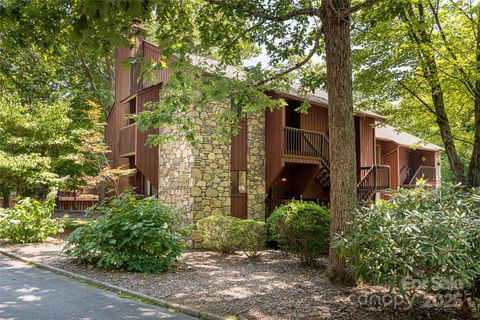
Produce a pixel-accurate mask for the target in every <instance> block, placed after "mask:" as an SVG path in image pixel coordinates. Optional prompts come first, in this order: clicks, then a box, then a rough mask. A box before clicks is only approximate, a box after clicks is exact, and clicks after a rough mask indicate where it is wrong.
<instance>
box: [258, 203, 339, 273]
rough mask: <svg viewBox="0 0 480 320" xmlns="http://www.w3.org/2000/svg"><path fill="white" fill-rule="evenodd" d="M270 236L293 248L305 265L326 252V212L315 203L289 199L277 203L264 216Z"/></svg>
mask: <svg viewBox="0 0 480 320" xmlns="http://www.w3.org/2000/svg"><path fill="white" fill-rule="evenodd" d="M267 224H268V230H269V233H270V236H271V239H272V240H274V241H276V242H277V243H278V245H279V246H280V248H282V249H284V250H287V251H290V252H293V253H295V254H296V255H298V257H299V258H300V260H301V262H302V263H303V264H306V265H316V263H317V259H318V258H319V257H321V256H323V255H325V254H327V253H328V245H329V232H330V213H329V211H328V209H326V208H324V207H321V206H319V205H316V204H313V203H310V202H303V201H292V202H290V203H288V204H285V205H283V206H280V207H278V208H277V209H275V211H274V212H273V213H272V215H271V216H270V217H269V218H268V220H267Z"/></svg>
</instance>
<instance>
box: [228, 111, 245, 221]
mask: <svg viewBox="0 0 480 320" xmlns="http://www.w3.org/2000/svg"><path fill="white" fill-rule="evenodd" d="M247 141H248V122H247V120H246V119H241V120H240V131H239V132H238V134H237V135H236V136H235V137H233V139H232V142H231V145H230V170H231V173H230V178H231V176H232V175H237V174H238V171H245V172H246V171H247V169H248V164H247V160H248V159H247V158H248V155H247V151H248V150H247V146H248V143H247ZM247 179H248V172H247ZM232 189H233V188H232ZM230 192H232V193H231V197H230V214H231V215H232V216H234V217H237V218H241V219H246V218H247V217H248V192H249V190H248V189H247V190H246V193H233V190H231V191H230Z"/></svg>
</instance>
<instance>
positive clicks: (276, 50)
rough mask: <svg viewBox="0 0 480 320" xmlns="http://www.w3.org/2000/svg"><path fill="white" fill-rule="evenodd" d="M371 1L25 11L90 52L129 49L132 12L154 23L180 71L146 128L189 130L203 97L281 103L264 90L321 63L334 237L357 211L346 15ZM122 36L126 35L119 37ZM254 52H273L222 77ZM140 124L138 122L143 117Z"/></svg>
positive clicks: (168, 0) (36, 5) (211, 0)
mask: <svg viewBox="0 0 480 320" xmlns="http://www.w3.org/2000/svg"><path fill="white" fill-rule="evenodd" d="M374 2H376V1H375V0H365V1H364V2H360V1H359V2H358V3H357V2H356V4H355V5H352V4H351V2H350V0H323V1H321V2H320V1H316V0H307V1H295V0H276V1H267V2H263V1H254V0H248V1H239V0H205V1H194V0H191V1H182V2H181V3H179V2H178V1H174V0H158V1H138V2H136V1H135V2H119V3H110V2H108V3H103V2H102V3H101V4H99V3H97V2H95V3H92V4H89V3H88V2H86V3H85V2H81V3H79V2H69V1H64V2H63V6H62V7H60V8H59V9H55V6H53V5H52V3H50V2H46V3H45V2H44V1H42V2H40V1H34V2H33V3H32V5H31V6H30V7H31V10H28V12H29V13H32V12H33V14H27V16H28V17H29V19H31V20H33V21H35V19H36V18H37V19H38V17H45V16H46V15H48V14H51V15H57V16H59V17H61V18H62V19H63V20H61V21H62V22H61V23H60V24H59V25H60V26H61V25H62V24H63V23H66V24H68V23H71V24H72V25H73V28H72V29H73V30H72V31H73V34H74V35H75V36H78V37H79V40H78V42H80V43H82V46H83V47H87V48H88V47H90V48H91V47H92V46H95V45H96V43H100V44H104V43H106V44H112V43H113V44H114V45H121V44H123V45H126V44H127V41H125V39H128V34H127V33H126V31H127V30H128V27H129V26H130V23H131V21H132V20H133V19H134V18H140V19H143V21H145V24H147V25H148V24H149V22H151V21H153V22H154V23H152V25H153V26H155V25H156V26H157V28H155V30H153V34H154V37H155V38H156V42H157V43H158V44H159V45H160V48H161V54H162V57H163V58H164V61H169V62H170V61H171V64H170V66H168V67H169V68H171V69H172V74H178V75H175V77H172V79H171V81H170V82H169V83H168V84H167V85H166V86H165V87H164V90H162V92H163V97H162V99H161V102H160V103H157V104H154V105H152V107H151V108H152V110H151V112H150V113H146V114H145V116H144V117H143V125H144V127H145V126H148V125H154V126H157V127H158V126H164V125H173V126H180V127H181V128H183V129H184V130H186V131H187V133H186V134H187V136H191V130H190V129H191V127H192V122H191V121H189V120H188V117H185V116H184V115H185V113H188V112H189V110H191V108H192V105H193V106H194V107H195V106H199V107H201V103H202V102H205V101H207V100H212V99H213V100H218V101H229V100H233V101H234V102H235V103H236V104H238V105H240V106H241V107H242V112H244V113H246V112H252V111H259V110H263V109H264V108H266V107H267V108H275V107H280V106H281V105H282V103H281V102H271V100H270V99H269V98H268V97H267V96H265V95H264V94H263V92H265V91H267V90H271V89H275V90H288V88H289V86H290V83H291V82H292V81H293V80H296V81H298V82H299V83H301V84H302V86H301V91H302V92H304V93H307V92H309V91H312V90H314V89H316V88H318V87H319V86H321V85H322V84H323V82H324V81H323V80H324V76H323V72H321V69H322V68H320V67H319V66H318V64H317V63H315V62H314V60H313V59H312V58H314V57H316V58H317V59H324V60H325V61H326V65H327V73H328V77H327V81H326V87H327V88H328V93H329V96H330V108H329V120H330V121H329V123H330V128H329V132H330V136H331V143H332V145H335V148H331V149H332V150H333V151H332V154H331V159H332V163H333V165H332V168H331V180H332V184H331V185H332V187H331V188H332V201H331V212H332V224H331V225H332V229H331V234H332V236H333V235H336V234H338V233H342V234H346V233H348V232H349V222H350V221H351V220H352V217H353V212H354V211H355V207H356V189H355V182H356V175H355V170H356V166H355V153H354V152H355V151H354V150H355V147H354V141H355V139H354V126H353V102H352V101H353V99H352V79H351V72H352V71H351V69H352V66H351V58H350V55H351V51H350V33H349V31H350V16H351V14H353V13H355V12H357V11H359V10H361V9H363V8H365V7H368V6H369V5H371V4H373V3H374ZM7 7H8V8H7V9H8V10H9V12H10V13H11V17H13V21H16V20H18V19H16V18H15V14H16V10H17V11H18V9H16V8H15V7H14V6H7ZM57 7H58V6H57ZM22 14H24V12H23V11H22ZM22 17H23V16H22ZM33 26H34V28H35V27H36V25H35V24H33ZM40 29H42V28H41V27H40ZM55 31H56V33H57V34H58V33H59V32H58V30H55ZM60 34H61V32H60ZM119 35H120V36H119ZM122 35H123V36H125V39H121V38H122V37H121V36H122ZM89 39H90V40H89ZM323 40H324V41H323ZM107 46H108V45H107ZM323 46H324V49H325V50H322V47H323ZM260 51H264V53H265V55H267V56H268V57H269V63H268V65H267V66H262V65H261V64H257V65H255V66H253V67H250V68H248V69H247V70H245V72H243V73H242V75H241V77H240V78H241V79H239V78H238V77H233V78H232V77H228V72H225V70H226V68H227V65H233V66H236V67H238V68H240V67H242V63H243V61H244V60H245V59H246V58H248V57H253V56H255V55H258V53H259V52H260ZM192 54H198V55H201V56H204V57H214V58H216V59H217V60H218V63H208V61H209V60H204V61H206V62H207V63H206V64H205V65H204V66H203V67H205V68H207V70H208V73H209V75H210V76H209V77H198V75H199V71H198V69H195V68H191V67H190V70H194V71H195V72H190V73H187V72H185V73H183V74H181V72H178V73H176V72H177V71H181V70H182V69H184V70H187V69H188V67H187V65H188V63H187V62H188V61H189V60H190V58H191V55H192ZM173 56H175V59H172V58H173ZM134 60H135V59H132V61H130V62H131V63H135V62H139V63H141V65H142V71H143V74H144V75H145V77H144V78H148V74H149V72H151V71H153V70H155V69H159V68H165V67H166V64H165V62H164V63H159V64H155V63H153V64H152V63H150V64H149V63H144V62H142V61H138V60H137V61H134ZM205 68H203V70H205ZM202 72H203V71H202ZM194 84H200V85H201V86H200V87H198V86H197V87H196V86H194ZM198 88H202V90H199V92H200V93H201V95H200V96H199V97H195V96H196V95H195V94H194V95H192V96H193V97H192V96H187V95H186V94H185V91H186V90H187V91H186V92H191V90H193V89H197V90H198ZM182 90H183V93H182ZM166 94H167V95H166ZM303 107H304V108H306V107H308V106H303ZM235 117H236V114H235V113H233V112H228V111H227V112H226V113H225V114H223V115H220V116H219V117H218V120H221V121H223V123H224V124H226V123H236V118H235ZM182 119H185V121H182ZM139 120H140V121H139V122H138V123H139V125H140V126H142V119H139ZM220 128H222V126H220ZM329 261H330V264H329V274H330V275H331V277H332V279H334V280H338V281H346V282H350V280H351V279H350V277H349V276H348V274H347V269H346V265H345V261H344V260H343V259H342V258H341V257H339V255H338V254H337V252H336V250H334V249H333V248H332V250H331V251H330V259H329Z"/></svg>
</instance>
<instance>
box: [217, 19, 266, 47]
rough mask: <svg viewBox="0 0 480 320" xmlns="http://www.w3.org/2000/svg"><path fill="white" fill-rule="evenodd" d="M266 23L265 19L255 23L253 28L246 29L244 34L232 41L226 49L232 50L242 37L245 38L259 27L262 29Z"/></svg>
mask: <svg viewBox="0 0 480 320" xmlns="http://www.w3.org/2000/svg"><path fill="white" fill-rule="evenodd" d="M265 22H266V20H265V19H262V20H261V21H260V22H258V23H255V24H254V25H253V26H251V27H250V28H247V29H245V30H244V31H243V32H241V33H240V34H239V35H237V36H236V37H235V38H233V39H232V40H230V41H229V42H228V43H227V44H226V45H225V46H224V48H225V49H228V48H231V47H232V46H233V45H234V44H236V43H237V42H238V41H239V40H240V39H241V38H242V37H244V36H245V35H246V34H248V33H250V32H251V31H253V30H255V29H257V28H258V27H261V26H262V25H263V24H264V23H265Z"/></svg>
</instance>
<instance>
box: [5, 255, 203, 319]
mask: <svg viewBox="0 0 480 320" xmlns="http://www.w3.org/2000/svg"><path fill="white" fill-rule="evenodd" d="M0 275H1V276H0V319H11V320H14V319H19V320H20V319H21V320H29V319H32V320H34V319H35V320H52V319H59V320H60V319H61V320H65V319H98V320H103V319H105V320H110V319H115V320H116V319H145V320H146V319H171V320H194V319H195V318H193V317H190V316H186V315H183V314H179V313H174V312H170V311H168V310H166V309H163V308H160V307H157V306H153V305H148V304H145V303H142V302H138V301H133V300H130V299H126V298H120V297H118V296H117V295H116V294H115V293H113V292H110V291H106V290H103V289H98V288H95V287H92V286H89V285H86V284H84V283H80V282H77V281H74V280H71V279H68V278H65V277H63V276H60V275H57V274H54V273H51V272H48V271H45V270H41V269H39V268H34V267H31V266H28V265H27V264H25V263H22V262H19V261H16V260H12V259H10V258H7V257H5V256H3V255H0Z"/></svg>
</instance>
